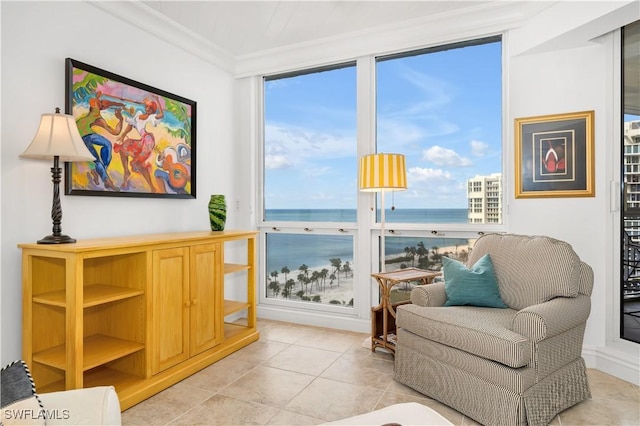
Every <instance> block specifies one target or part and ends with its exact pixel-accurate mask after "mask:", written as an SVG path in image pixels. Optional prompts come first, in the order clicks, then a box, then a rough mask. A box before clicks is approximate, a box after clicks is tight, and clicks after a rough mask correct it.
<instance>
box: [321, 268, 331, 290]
mask: <svg viewBox="0 0 640 426" xmlns="http://www.w3.org/2000/svg"><path fill="white" fill-rule="evenodd" d="M327 275H329V270H328V269H327V268H322V270H321V271H320V278H322V290H324V289H325V288H326V286H327Z"/></svg>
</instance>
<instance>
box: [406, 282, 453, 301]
mask: <svg viewBox="0 0 640 426" xmlns="http://www.w3.org/2000/svg"><path fill="white" fill-rule="evenodd" d="M446 301H447V293H445V291H444V283H442V282H439V283H433V284H427V285H417V286H415V287H414V288H413V290H411V303H413V304H414V305H418V306H444V303H445V302H446Z"/></svg>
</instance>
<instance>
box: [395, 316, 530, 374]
mask: <svg viewBox="0 0 640 426" xmlns="http://www.w3.org/2000/svg"><path fill="white" fill-rule="evenodd" d="M516 313H517V312H516V311H514V310H512V309H487V308H480V307H475V306H450V307H433V308H429V309H424V308H423V307H421V306H417V305H402V307H401V308H398V311H397V317H396V321H397V324H398V327H401V328H403V329H405V330H407V331H410V332H411V333H413V334H416V335H418V336H420V337H423V338H425V339H428V340H433V341H436V342H440V343H442V344H444V345H447V346H450V347H453V348H456V349H460V350H463V351H465V352H469V353H472V354H475V355H476V356H479V357H482V358H486V359H488V360H492V361H496V362H499V363H501V364H504V365H508V366H509V367H523V366H525V365H527V364H529V362H530V361H531V353H532V347H531V341H530V340H529V339H528V338H526V337H524V336H522V335H520V334H518V333H515V332H513V331H511V330H510V327H511V323H512V322H513V320H514V317H515V316H516Z"/></svg>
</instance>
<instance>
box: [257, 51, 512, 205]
mask: <svg viewBox="0 0 640 426" xmlns="http://www.w3.org/2000/svg"><path fill="white" fill-rule="evenodd" d="M500 58H501V44H500V43H489V44H484V45H478V46H472V47H466V48H461V49H450V50H446V51H441V52H437V53H430V54H426V55H416V56H410V57H404V58H397V59H391V60H386V61H380V62H378V64H377V67H376V75H377V147H378V148H377V149H378V152H399V153H402V154H404V155H405V156H406V157H407V180H408V190H407V191H404V192H398V193H396V194H395V203H396V206H397V207H398V208H466V206H467V199H466V179H468V178H470V177H473V176H475V175H486V174H491V173H496V172H500V171H501V151H502V141H501V135H502V133H501V59H500ZM265 117H266V120H265V121H266V123H265V139H266V142H265V182H266V189H265V207H266V208H267V209H276V208H277V209H282V208H285V209H286V208H290V209H297V208H311V209H317V208H355V206H356V197H357V191H358V189H357V167H358V158H357V156H356V69H355V66H350V67H345V68H341V69H337V70H331V71H325V72H318V73H312V74H306V75H301V76H296V77H289V78H283V79H277V80H271V81H267V82H266V83H265ZM387 207H388V206H387Z"/></svg>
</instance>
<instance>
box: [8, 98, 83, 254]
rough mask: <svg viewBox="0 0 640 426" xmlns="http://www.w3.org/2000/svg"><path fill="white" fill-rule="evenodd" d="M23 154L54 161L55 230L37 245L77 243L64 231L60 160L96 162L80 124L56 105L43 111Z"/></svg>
mask: <svg viewBox="0 0 640 426" xmlns="http://www.w3.org/2000/svg"><path fill="white" fill-rule="evenodd" d="M20 157H24V158H33V159H36V160H49V161H51V160H53V167H52V168H51V178H52V181H53V205H52V207H51V219H52V220H53V233H52V234H51V235H48V236H46V237H44V238H43V239H41V240H38V244H64V243H75V242H76V240H75V239H73V238H71V237H69V236H68V235H63V234H62V226H61V223H62V205H61V203H60V180H61V178H60V176H61V175H62V170H61V168H60V161H94V160H95V158H94V157H93V155H91V153H90V152H89V150H88V149H87V147H86V145H85V144H84V142H83V140H82V138H81V137H80V132H79V131H78V126H77V125H76V121H75V119H74V118H73V116H72V115H68V114H60V108H56V112H55V114H42V117H41V118H40V127H38V131H37V132H36V135H35V137H34V138H33V141H31V144H30V145H29V146H28V147H27V149H26V150H25V151H24V152H23V153H22V154H20Z"/></svg>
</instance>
